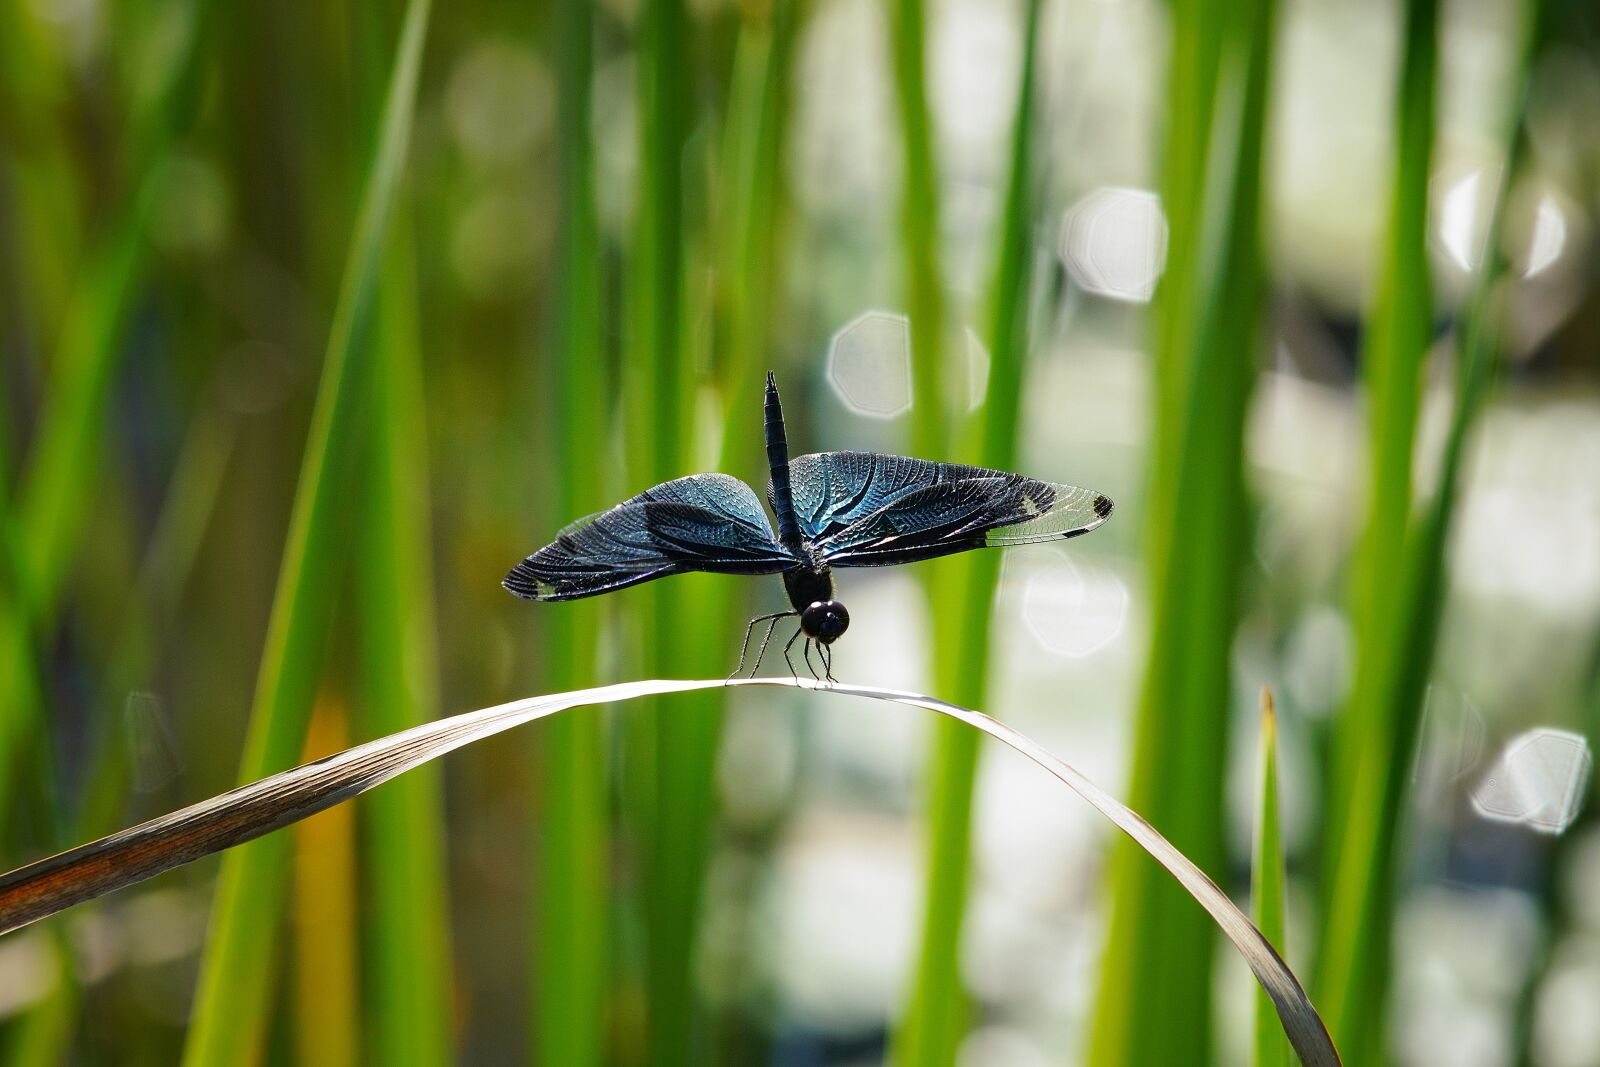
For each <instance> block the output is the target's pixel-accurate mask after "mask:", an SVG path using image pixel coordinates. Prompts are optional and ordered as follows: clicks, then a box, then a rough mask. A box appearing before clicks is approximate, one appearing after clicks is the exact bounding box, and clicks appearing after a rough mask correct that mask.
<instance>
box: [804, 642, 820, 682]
mask: <svg viewBox="0 0 1600 1067" xmlns="http://www.w3.org/2000/svg"><path fill="white" fill-rule="evenodd" d="M806 670H808V671H810V672H811V680H812V681H814V682H820V681H822V679H821V678H819V677H818V676H817V668H815V667H813V666H812V665H811V638H809V637H808V638H806Z"/></svg>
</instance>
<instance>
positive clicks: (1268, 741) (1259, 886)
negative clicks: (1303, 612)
mask: <svg viewBox="0 0 1600 1067" xmlns="http://www.w3.org/2000/svg"><path fill="white" fill-rule="evenodd" d="M1251 860H1252V862H1251V864H1250V903H1251V910H1252V911H1253V913H1254V915H1253V918H1254V919H1255V921H1256V928H1257V929H1259V930H1260V931H1261V934H1262V936H1263V937H1265V938H1266V939H1267V940H1268V941H1270V942H1271V943H1272V947H1273V948H1275V949H1277V950H1278V955H1280V956H1287V952H1288V937H1287V920H1286V918H1285V916H1284V882H1285V873H1284V857H1283V835H1282V832H1281V831H1280V829H1279V825H1278V714H1277V711H1276V709H1275V708H1274V706H1273V701H1272V691H1271V690H1270V689H1262V690H1261V739H1260V743H1259V745H1258V747H1257V753H1256V819H1255V849H1254V852H1253V855H1252V857H1251ZM1253 1063H1254V1067H1289V1065H1290V1059H1289V1043H1288V1041H1286V1040H1285V1039H1284V1035H1283V1027H1282V1026H1281V1025H1280V1024H1279V1022H1278V1015H1277V1010H1276V1009H1275V1008H1274V1007H1273V1005H1272V998H1271V997H1269V996H1267V993H1266V990H1257V992H1256V1028H1255V1058H1254V1060H1253Z"/></svg>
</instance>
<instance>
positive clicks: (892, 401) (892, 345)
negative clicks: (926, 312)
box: [828, 311, 911, 419]
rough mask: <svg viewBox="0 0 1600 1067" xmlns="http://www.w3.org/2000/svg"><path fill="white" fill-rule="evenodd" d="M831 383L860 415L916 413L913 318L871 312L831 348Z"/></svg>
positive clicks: (838, 335)
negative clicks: (914, 401) (912, 405)
mask: <svg viewBox="0 0 1600 1067" xmlns="http://www.w3.org/2000/svg"><path fill="white" fill-rule="evenodd" d="M828 384H829V385H831V386H832V387H833V391H834V392H835V393H837V394H838V396H839V399H840V401H841V402H843V404H844V406H845V407H847V408H849V409H850V410H851V411H854V412H856V413H857V414H858V415H866V416H868V417H870V418H875V419H892V418H894V417H895V416H896V415H901V414H904V413H905V412H907V411H909V410H910V409H911V320H910V319H908V318H907V317H906V316H904V315H897V314H895V313H894V312H892V311H868V312H866V313H865V314H863V315H858V316H857V317H856V318H854V319H852V320H850V322H849V323H847V324H846V325H845V326H844V327H843V328H842V329H840V330H839V332H838V333H836V334H834V335H833V341H832V342H831V343H830V344H829V346H828Z"/></svg>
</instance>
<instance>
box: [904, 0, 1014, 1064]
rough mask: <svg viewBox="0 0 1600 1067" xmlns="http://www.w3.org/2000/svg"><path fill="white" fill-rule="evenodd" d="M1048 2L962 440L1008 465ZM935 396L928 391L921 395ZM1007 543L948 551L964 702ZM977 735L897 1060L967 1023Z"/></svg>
mask: <svg viewBox="0 0 1600 1067" xmlns="http://www.w3.org/2000/svg"><path fill="white" fill-rule="evenodd" d="M1039 11H1040V4H1039V2H1038V0H1029V2H1028V4H1027V6H1026V9H1025V14H1024V27H1023V34H1022V39H1023V65H1022V71H1021V76H1020V80H1019V83H1018V88H1017V106H1016V114H1015V117H1014V119H1013V125H1012V134H1011V152H1010V164H1009V173H1008V175H1007V179H1006V190H1005V199H1004V203H1003V204H1002V207H1001V212H1000V225H999V230H998V236H997V241H996V247H995V257H994V274H993V278H992V281H991V284H990V291H989V294H988V302H989V306H988V309H987V312H988V319H987V322H986V324H985V333H986V335H987V337H986V340H987V343H988V346H989V355H990V363H989V380H988V383H987V392H986V393H985V397H986V402H985V405H984V408H983V410H982V413H981V415H980V416H979V420H978V427H977V433H976V435H975V437H976V441H975V442H974V443H972V444H970V445H968V446H967V447H966V448H964V449H963V451H964V452H966V453H967V455H966V456H965V457H963V458H968V459H970V460H971V461H972V462H974V463H977V464H980V465H983V466H989V467H995V468H999V469H1002V470H1009V469H1012V468H1013V467H1014V466H1015V460H1016V454H1017V431H1018V426H1019V424H1020V422H1021V417H1020V415H1021V413H1020V399H1021V395H1022V381H1023V374H1024V366H1025V363H1026V356H1027V352H1028V337H1027V321H1028V294H1029V280H1030V268H1031V266H1032V263H1033V244H1032V240H1031V237H1032V225H1033V208H1034V196H1035V194H1034V158H1033V123H1034V83H1035V70H1036V60H1037V56H1036V52H1037V49H1038V38H1039ZM930 399H932V398H930V397H928V396H926V395H921V396H919V403H924V404H926V403H928V402H929V401H930ZM999 574H1000V556H999V553H992V552H980V553H973V554H971V555H969V556H967V557H964V558H962V559H960V560H952V561H947V562H946V564H945V565H944V566H943V567H942V572H941V576H942V578H943V579H944V580H946V581H947V582H948V583H949V588H953V589H955V590H956V610H955V612H954V616H953V617H954V618H955V619H956V625H955V626H953V627H951V628H950V629H949V630H947V631H946V632H944V633H943V634H942V635H941V636H940V638H939V649H938V653H937V655H936V657H935V660H936V662H937V663H938V664H939V665H940V666H939V668H938V669H937V670H936V671H935V675H936V678H937V681H938V689H939V692H941V693H945V694H947V695H948V696H949V698H950V699H951V700H952V701H954V702H956V703H960V704H977V703H981V702H982V700H983V697H984V694H985V691H986V689H987V687H988V675H989V653H990V644H989V637H990V633H989V627H990V614H991V608H992V604H993V601H994V592H995V586H996V584H997V582H998V580H999ZM977 768H978V737H977V735H975V734H973V733H972V732H971V731H970V730H963V729H961V728H960V727H959V725H958V724H956V723H949V722H941V723H938V724H937V725H936V726H935V729H934V748H933V757H932V773H931V775H930V777H929V783H928V800H927V804H928V842H929V844H928V876H927V881H926V883H925V889H926V895H925V898H924V904H923V920H922V940H921V949H920V954H919V958H918V964H917V969H916V973H915V977H914V978H913V984H912V989H911V999H910V1003H909V1005H908V1007H907V1010H906V1014H905V1017H904V1020H903V1021H902V1023H901V1025H900V1028H899V1030H898V1031H897V1032H896V1035H895V1042H894V1048H893V1053H894V1059H895V1062H897V1063H900V1064H904V1065H907V1067H910V1065H922V1064H932V1065H940V1064H951V1063H954V1061H955V1056H956V1051H957V1048H958V1046H959V1044H960V1040H961V1037H962V1034H963V1032H964V1031H965V1028H966V1026H965V1023H966V1005H965V1003H964V1000H965V997H964V991H963V988H962V982H961V973H960V946H961V930H962V927H963V917H964V913H965V911H966V904H967V888H968V867H969V864H970V860H971V837H972V798H973V790H974V786H975V784H976V776H977Z"/></svg>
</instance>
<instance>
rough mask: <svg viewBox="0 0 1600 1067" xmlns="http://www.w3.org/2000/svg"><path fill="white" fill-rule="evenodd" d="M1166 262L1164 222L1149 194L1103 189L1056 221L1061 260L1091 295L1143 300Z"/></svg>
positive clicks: (1158, 201)
mask: <svg viewBox="0 0 1600 1067" xmlns="http://www.w3.org/2000/svg"><path fill="white" fill-rule="evenodd" d="M1166 259H1167V219H1166V216H1165V215H1164V214H1163V213H1162V211H1161V199H1160V198H1159V197H1158V196H1156V194H1155V193H1152V192H1148V191H1146V190H1144V189H1124V188H1120V187H1117V186H1107V187H1105V188H1102V189H1096V190H1095V191H1094V192H1092V193H1090V194H1089V195H1088V196H1086V197H1084V198H1083V199H1082V200H1080V201H1078V202H1077V203H1076V204H1074V205H1073V206H1072V207H1070V208H1068V209H1067V212H1066V214H1065V215H1064V216H1063V217H1062V220H1061V261H1062V263H1063V265H1065V267H1066V268H1067V271H1068V273H1070V274H1071V275H1072V279H1073V281H1075V282H1077V283H1078V285H1080V286H1082V287H1083V288H1084V289H1086V290H1088V291H1089V292H1091V293H1095V294H1096V295H1099V296H1104V297H1109V298H1110V299H1112V300H1125V301H1130V302H1135V303H1143V302H1145V301H1148V300H1149V299H1150V298H1151V297H1152V296H1154V295H1155V291H1156V282H1157V280H1158V279H1160V277H1161V271H1162V268H1163V267H1164V266H1165V264H1166Z"/></svg>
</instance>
